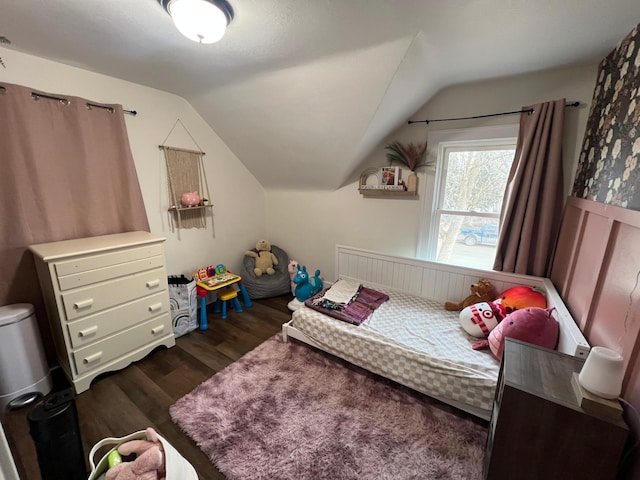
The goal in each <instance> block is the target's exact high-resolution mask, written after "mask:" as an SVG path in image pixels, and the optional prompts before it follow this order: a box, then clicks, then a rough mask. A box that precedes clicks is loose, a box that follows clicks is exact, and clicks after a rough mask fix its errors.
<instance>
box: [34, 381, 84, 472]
mask: <svg viewBox="0 0 640 480" xmlns="http://www.w3.org/2000/svg"><path fill="white" fill-rule="evenodd" d="M27 418H28V419H29V433H30V434H31V438H32V439H33V441H34V442H35V445H36V453H37V455H38V465H39V466H40V474H41V475H42V480H61V479H68V480H76V479H77V480H85V479H86V478H87V476H88V473H87V469H86V465H85V461H84V453H83V450H82V438H81V437H80V427H79V424H78V413H77V410H76V403H75V400H74V398H73V391H72V390H71V389H66V390H61V391H59V392H54V393H51V394H49V395H47V396H46V397H44V399H42V401H40V403H38V404H37V405H36V406H35V407H34V408H33V410H31V411H30V412H29V414H28V415H27Z"/></svg>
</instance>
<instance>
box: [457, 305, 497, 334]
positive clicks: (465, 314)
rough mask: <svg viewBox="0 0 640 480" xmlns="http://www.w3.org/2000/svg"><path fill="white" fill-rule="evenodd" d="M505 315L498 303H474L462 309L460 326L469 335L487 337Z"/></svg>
mask: <svg viewBox="0 0 640 480" xmlns="http://www.w3.org/2000/svg"><path fill="white" fill-rule="evenodd" d="M506 315H507V312H506V311H505V308H504V306H502V304H501V303H500V302H499V301H498V302H481V303H475V304H473V305H469V306H468V307H466V308H464V309H462V311H461V312H460V324H461V325H462V328H464V330H465V332H467V333H468V334H469V335H472V336H474V337H479V338H482V337H488V336H489V334H490V333H491V331H492V330H493V329H494V328H496V327H497V326H498V324H499V323H500V322H501V321H502V320H504V318H505V316H506Z"/></svg>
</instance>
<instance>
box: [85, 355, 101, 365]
mask: <svg viewBox="0 0 640 480" xmlns="http://www.w3.org/2000/svg"><path fill="white" fill-rule="evenodd" d="M100 358H102V352H96V353H94V354H93V355H89V356H88V357H84V359H83V360H82V363H84V364H85V365H87V364H89V363H93V362H97V361H98V360H100Z"/></svg>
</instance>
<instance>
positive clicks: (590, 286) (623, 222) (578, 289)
mask: <svg viewBox="0 0 640 480" xmlns="http://www.w3.org/2000/svg"><path fill="white" fill-rule="evenodd" d="M551 280H552V281H553V283H554V285H555V286H556V289H557V290H558V292H559V293H560V295H561V296H562V298H563V300H564V303H565V305H566V306H567V308H568V309H569V311H570V312H571V314H572V316H573V318H574V319H575V321H576V322H577V323H578V326H579V327H580V330H582V332H583V334H584V336H585V337H586V338H587V340H588V341H589V343H590V344H591V345H592V346H603V347H608V348H611V349H613V350H615V351H617V352H619V353H620V354H622V355H623V356H624V359H625V365H626V373H625V379H624V383H623V391H622V397H623V398H625V399H626V400H627V401H629V402H630V403H632V404H634V405H635V406H636V408H638V407H639V406H640V362H638V354H639V350H640V335H639V334H640V212H639V211H634V210H629V209H626V208H621V207H614V206H611V205H605V204H602V203H597V202H593V201H591V200H584V199H579V198H576V197H569V199H568V200H567V205H566V207H565V212H564V217H563V220H562V227H561V230H560V236H559V239H558V245H557V247H556V253H555V257H554V263H553V270H552V273H551Z"/></svg>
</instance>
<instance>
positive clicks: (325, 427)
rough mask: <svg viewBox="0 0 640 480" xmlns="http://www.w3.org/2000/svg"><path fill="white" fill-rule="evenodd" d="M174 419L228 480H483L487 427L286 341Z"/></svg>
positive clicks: (224, 377) (176, 408) (189, 399)
mask: <svg viewBox="0 0 640 480" xmlns="http://www.w3.org/2000/svg"><path fill="white" fill-rule="evenodd" d="M170 413H171V417H172V419H173V421H174V422H175V423H177V424H178V425H179V426H180V428H182V430H183V431H184V432H185V433H186V434H187V435H189V437H191V438H192V439H193V440H194V441H195V442H196V443H197V445H198V446H199V447H200V449H202V451H203V452H204V453H205V454H206V455H207V456H208V457H209V459H210V460H211V461H212V462H213V463H214V464H215V465H216V466H217V467H218V469H219V470H220V471H221V472H223V473H224V474H225V475H226V476H227V478H229V479H230V480H249V479H251V480H255V479H279V480H288V479H291V480H305V479H308V480H319V479H331V480H339V479H345V480H346V479H358V480H363V479H375V480H383V479H393V480H398V479H442V480H444V479H460V480H470V479H479V478H481V476H482V458H483V451H484V445H485V442H486V438H487V427H486V426H485V424H484V423H482V422H481V421H479V420H475V419H472V418H471V417H470V416H467V415H466V414H463V413H460V412H457V411H456V410H455V409H453V408H449V407H447V406H444V405H442V404H440V403H439V402H436V401H435V400H432V399H429V398H428V397H426V396H424V395H421V394H419V393H416V392H414V391H412V390H410V389H408V388H405V387H402V386H400V385H398V384H396V383H394V382H390V381H388V380H385V379H382V378H380V377H378V376H376V375H373V374H370V373H369V372H366V371H364V370H362V369H360V368H358V367H355V366H353V365H350V364H348V363H347V362H343V361H342V360H340V359H337V358H336V357H333V356H331V355H328V354H325V353H323V352H319V351H317V350H315V349H312V348H311V347H308V346H306V345H302V344H299V343H295V342H289V343H284V342H283V341H282V337H281V335H280V334H277V335H275V336H273V337H272V338H270V339H269V340H267V341H266V342H264V343H263V344H262V345H260V346H258V347H257V348H255V349H254V350H252V351H251V352H249V353H247V354H246V355H245V356H243V357H242V358H241V359H240V360H238V361H237V362H234V363H232V364H231V365H229V366H228V367H227V368H225V369H224V370H222V371H221V372H219V373H217V374H216V375H214V376H213V377H211V378H210V379H209V380H207V381H206V382H203V383H202V384H200V385H199V386H198V387H197V388H196V389H195V390H193V391H192V392H191V393H189V394H187V395H185V396H184V397H182V398H181V399H180V400H178V401H177V402H176V403H175V404H174V405H172V406H171V409H170Z"/></svg>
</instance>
